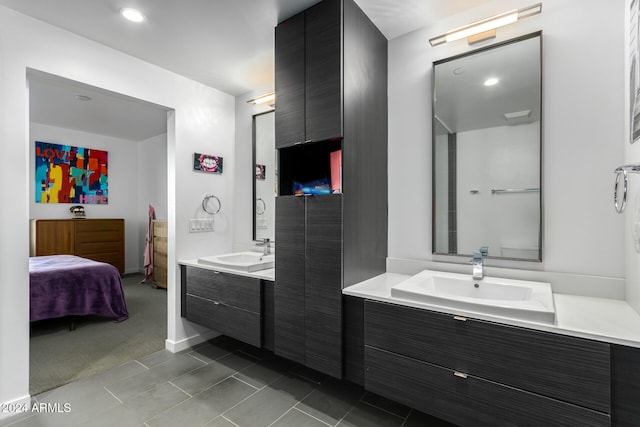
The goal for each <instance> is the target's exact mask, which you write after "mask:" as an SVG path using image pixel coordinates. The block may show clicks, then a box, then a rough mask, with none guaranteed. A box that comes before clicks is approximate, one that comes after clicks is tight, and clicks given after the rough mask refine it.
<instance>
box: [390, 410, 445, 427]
mask: <svg viewBox="0 0 640 427" xmlns="http://www.w3.org/2000/svg"><path fill="white" fill-rule="evenodd" d="M402 427H456V425H455V424H451V423H449V422H447V421H444V420H441V419H440V418H436V417H433V416H431V415H427V414H425V413H423V412H420V411H415V410H412V411H411V413H410V414H409V417H407V420H406V421H405V422H404V424H403V426H402Z"/></svg>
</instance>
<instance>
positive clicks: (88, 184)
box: [35, 141, 109, 205]
mask: <svg viewBox="0 0 640 427" xmlns="http://www.w3.org/2000/svg"><path fill="white" fill-rule="evenodd" d="M35 145H36V147H35V148H36V149H35V173H36V176H35V178H36V194H35V196H36V203H74V204H98V205H106V204H107V203H109V192H108V188H109V180H108V175H109V168H108V152H107V151H104V150H96V149H93V148H83V147H73V146H70V145H61V144H53V143H50V142H41V141H36V142H35Z"/></svg>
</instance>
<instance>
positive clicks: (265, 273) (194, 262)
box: [178, 258, 276, 282]
mask: <svg viewBox="0 0 640 427" xmlns="http://www.w3.org/2000/svg"><path fill="white" fill-rule="evenodd" d="M178 264H180V265H188V266H190V267H198V268H203V269H205V270H213V271H220V272H222V273H231V274H237V275H238V276H245V277H254V278H256V279H262V280H269V281H272V282H273V281H274V280H275V276H276V269H275V268H268V269H266V270H258V271H254V272H247V271H239V270H234V269H233V268H224V267H214V266H212V265H206V264H200V263H199V262H198V259H197V258H194V259H186V260H178Z"/></svg>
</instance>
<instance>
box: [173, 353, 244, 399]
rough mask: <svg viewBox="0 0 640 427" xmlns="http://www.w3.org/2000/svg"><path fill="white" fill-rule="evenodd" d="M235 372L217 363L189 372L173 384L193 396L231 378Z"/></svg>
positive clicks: (176, 379) (174, 380)
mask: <svg viewBox="0 0 640 427" xmlns="http://www.w3.org/2000/svg"><path fill="white" fill-rule="evenodd" d="M234 372H235V371H234V370H233V369H230V368H228V367H226V366H224V365H222V364H220V363H218V362H216V361H213V362H210V363H207V364H206V365H204V366H201V367H199V368H196V369H194V370H193V371H189V372H187V373H186V374H184V375H182V376H181V377H178V378H175V379H173V380H171V382H172V383H173V384H174V385H176V386H177V387H180V388H181V389H182V390H184V391H185V392H187V393H188V394H190V395H191V396H193V395H194V394H197V393H200V392H201V391H202V390H205V389H207V388H209V387H211V386H212V385H214V384H216V383H219V382H220V381H222V380H224V379H225V378H228V377H230V376H231V375H232V374H233V373H234Z"/></svg>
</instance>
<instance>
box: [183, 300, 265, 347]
mask: <svg viewBox="0 0 640 427" xmlns="http://www.w3.org/2000/svg"><path fill="white" fill-rule="evenodd" d="M186 297H187V301H186V311H187V313H186V314H187V316H186V317H187V319H189V320H190V321H192V322H195V323H198V324H200V325H204V326H207V327H209V328H211V329H213V330H215V331H218V332H220V333H221V334H224V335H227V336H230V337H232V338H235V339H238V340H240V341H243V342H246V343H248V344H251V345H253V346H256V347H260V346H261V345H262V331H261V319H260V314H258V313H254V312H251V311H247V310H242V309H240V308H236V307H231V306H229V305H226V304H224V303H219V302H214V301H211V300H208V299H205V298H200V297H196V296H193V295H189V294H187V296H186Z"/></svg>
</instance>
